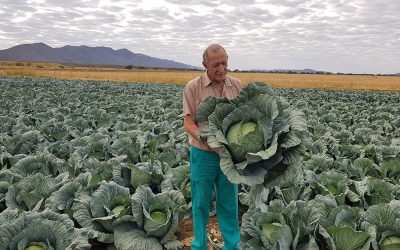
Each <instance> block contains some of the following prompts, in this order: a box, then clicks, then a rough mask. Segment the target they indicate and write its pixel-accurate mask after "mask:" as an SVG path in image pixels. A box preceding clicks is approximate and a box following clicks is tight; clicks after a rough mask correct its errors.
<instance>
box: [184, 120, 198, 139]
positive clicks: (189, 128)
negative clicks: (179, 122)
mask: <svg viewBox="0 0 400 250" xmlns="http://www.w3.org/2000/svg"><path fill="white" fill-rule="evenodd" d="M183 126H184V128H185V131H186V132H187V133H188V134H190V135H191V136H192V137H193V138H196V139H197V140H198V138H197V132H198V131H199V127H198V126H197V124H196V123H195V122H194V121H193V119H192V116H191V115H185V116H184V117H183Z"/></svg>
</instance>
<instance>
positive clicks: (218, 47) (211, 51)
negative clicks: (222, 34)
mask: <svg viewBox="0 0 400 250" xmlns="http://www.w3.org/2000/svg"><path fill="white" fill-rule="evenodd" d="M220 50H222V51H223V52H225V54H226V57H228V54H227V53H226V51H225V49H224V47H222V46H221V45H219V44H216V43H214V44H210V45H209V46H208V47H207V48H206V49H205V50H204V53H203V64H207V63H208V58H209V55H210V54H214V53H217V52H220Z"/></svg>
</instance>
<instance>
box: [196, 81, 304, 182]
mask: <svg viewBox="0 0 400 250" xmlns="http://www.w3.org/2000/svg"><path fill="white" fill-rule="evenodd" d="M196 120H197V122H198V124H199V127H200V130H201V136H200V138H204V137H206V138H207V142H208V144H209V145H210V146H211V147H214V148H220V149H221V150H220V153H219V154H220V157H221V162H220V165H221V170H222V171H223V172H224V174H225V175H226V176H227V177H228V179H229V180H230V181H231V182H233V183H244V184H247V185H251V186H252V185H256V184H261V183H263V182H264V180H265V178H266V177H267V176H268V177H270V178H272V179H273V178H275V177H276V176H279V175H281V174H282V173H284V171H285V170H286V168H287V167H288V166H289V165H292V164H294V163H296V162H298V161H299V160H300V159H301V157H302V155H303V154H304V151H305V149H306V148H307V144H308V143H306V142H307V141H308V140H307V133H308V132H307V124H306V122H305V115H304V113H302V112H300V111H298V110H296V109H294V108H292V107H291V106H290V105H289V103H288V102H286V101H285V100H284V99H282V98H280V97H279V96H277V95H276V94H275V93H274V91H273V90H272V89H271V88H270V87H268V86H267V85H265V84H263V83H251V84H249V85H248V86H246V87H245V88H243V89H242V91H241V92H240V94H239V95H238V96H237V97H236V98H234V99H232V100H228V99H227V98H222V99H220V98H216V97H208V98H207V99H205V100H204V101H203V102H202V103H201V104H200V106H199V108H198V112H197V116H196ZM205 124H208V126H206V125H205Z"/></svg>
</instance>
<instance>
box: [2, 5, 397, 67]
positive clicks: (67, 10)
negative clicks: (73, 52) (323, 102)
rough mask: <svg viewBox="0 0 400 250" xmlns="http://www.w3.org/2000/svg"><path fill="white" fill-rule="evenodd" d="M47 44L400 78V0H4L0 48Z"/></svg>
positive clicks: (193, 60) (232, 64) (187, 61)
mask: <svg viewBox="0 0 400 250" xmlns="http://www.w3.org/2000/svg"><path fill="white" fill-rule="evenodd" d="M36 42H43V43H45V44H47V45H49V46H51V47H62V46H65V45H76V46H79V45H87V46H106V47H111V48H113V49H122V48H126V49H129V50H131V51H132V52H134V53H143V54H146V55H149V56H153V57H158V58H163V59H170V60H174V61H177V62H181V63H185V64H190V65H193V66H201V65H202V64H201V61H202V53H203V51H204V49H205V48H206V47H207V45H209V44H211V43H219V44H221V45H222V46H224V47H225V49H226V51H227V53H228V55H229V69H231V70H234V69H239V70H249V69H267V70H271V69H305V68H311V69H314V70H322V71H329V72H333V73H337V72H341V73H370V74H392V73H400V0H368V1H367V0H325V1H322V0H279V1H278V0H275V1H272V0H270V1H268V0H232V1H225V0H221V1H208V0H204V1H195V0H159V1H155V0H147V1H135V0H0V49H7V48H10V47H12V46H15V45H18V44H26V43H36Z"/></svg>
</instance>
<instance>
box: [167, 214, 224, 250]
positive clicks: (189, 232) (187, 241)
mask: <svg viewBox="0 0 400 250" xmlns="http://www.w3.org/2000/svg"><path fill="white" fill-rule="evenodd" d="M207 231H208V234H209V236H210V238H211V240H212V241H214V242H215V243H216V244H221V243H222V242H223V241H222V236H221V232H220V230H219V226H218V222H217V217H216V216H212V217H210V218H209V220H208V226H207ZM175 235H176V237H177V238H178V240H179V241H181V242H183V244H184V245H185V247H184V248H183V249H184V250H190V246H191V244H192V240H193V237H194V236H193V225H192V219H191V218H190V219H186V220H183V221H182V222H181V223H180V224H179V226H178V229H177V230H176V232H175ZM209 249H213V248H212V244H209Z"/></svg>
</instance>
